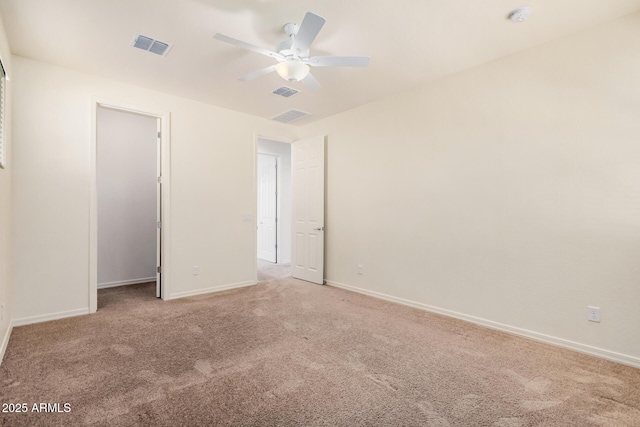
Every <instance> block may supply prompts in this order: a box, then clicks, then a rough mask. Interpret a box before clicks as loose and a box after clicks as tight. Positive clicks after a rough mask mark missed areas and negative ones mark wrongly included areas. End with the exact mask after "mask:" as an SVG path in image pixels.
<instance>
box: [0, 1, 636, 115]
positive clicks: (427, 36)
mask: <svg viewBox="0 0 640 427" xmlns="http://www.w3.org/2000/svg"><path fill="white" fill-rule="evenodd" d="M524 5H527V6H532V7H533V13H532V16H531V19H530V20H529V21H528V22H526V23H524V24H514V23H511V22H510V21H509V20H508V19H507V15H508V14H509V12H510V11H511V10H513V9H515V8H516V7H519V6H524ZM638 10H640V0H560V1H559V0H529V1H526V2H525V1H522V0H484V1H479V0H451V1H445V0H395V1H393V0H315V1H310V0H306V1H305V0H0V11H1V12H2V15H3V18H4V23H5V26H6V28H7V32H8V36H9V42H10V45H11V49H12V51H13V53H14V54H16V55H21V56H25V57H28V58H32V59H36V60H40V61H44V62H49V63H52V64H57V65H61V66H64V67H68V68H71V69H75V70H80V71H84V72H88V73H92V74H96V75H99V76H104V77H107V78H110V79H114V80H118V81H122V82H126V83H130V84H134V85H137V86H142V87H146V88H150V89H155V90H158V91H162V92H166V93H171V94H175V95H180V96H184V97H187V98H192V99H196V100H200V101H203V102H207V103H210V104H215V105H219V106H222V107H225V108H229V109H233V110H237V111H242V112H245V113H249V114H253V115H257V116H261V117H266V118H270V117H272V116H274V115H276V114H279V113H281V112H283V111H286V110H289V109H291V108H296V109H300V110H304V111H307V112H310V113H312V115H311V116H309V117H308V118H305V119H302V120H300V121H299V122H296V123H295V124H306V123H309V122H311V121H314V120H317V119H320V118H322V117H326V116H329V115H332V114H336V113H338V112H341V111H344V110H348V109H350V108H353V107H356V106H358V105H362V104H365V103H367V102H370V101H373V100H375V99H378V98H382V97H384V96H387V95H390V94H392V93H395V92H399V91H404V90H407V89H409V88H411V87H412V86H415V85H418V84H420V83H423V82H425V81H428V80H433V79H437V78H440V77H442V76H445V75H447V74H451V73H455V72H457V71H461V70H464V69H466V68H470V67H473V66H476V65H479V64H481V63H484V62H487V61H490V60H493V59H496V58H499V57H502V56H505V55H509V54H511V53H514V52H517V51H521V50H524V49H527V48H530V47H533V46H536V45H539V44H542V43H545V42H548V41H551V40H554V39H557V38H559V37H562V36H564V35H568V34H571V33H574V32H577V31H579V30H581V29H584V28H587V27H590V26H593V25H595V24H597V23H599V22H604V21H608V20H611V19H614V18H617V17H621V16H624V15H627V14H630V13H633V12H635V11H638ZM307 11H312V12H314V13H316V14H318V15H321V16H323V17H325V18H326V20H327V23H326V24H325V26H324V28H323V29H322V31H321V32H320V35H319V36H318V38H317V39H316V40H315V42H314V44H313V45H312V47H311V52H310V53H311V55H368V56H370V57H371V63H370V65H369V67H367V68H313V69H312V72H313V74H314V76H315V77H316V78H317V80H318V81H319V82H320V83H321V84H322V88H321V89H319V90H317V91H309V90H306V89H305V87H304V86H303V85H302V84H299V83H293V84H291V83H287V82H285V81H284V80H282V79H281V78H280V77H279V76H278V75H277V74H276V73H272V74H270V75H267V76H264V77H260V78H259V79H257V80H254V81H251V82H241V81H238V78H239V77H242V76H244V75H246V74H247V73H249V72H251V71H255V70H258V69H260V68H264V67H266V66H269V65H272V64H273V63H274V60H273V59H271V58H268V57H266V56H262V55H259V54H257V53H253V52H249V51H245V50H242V49H239V48H235V47H233V46H230V45H227V44H225V43H222V42H220V41H217V40H214V39H213V38H212V36H213V34H215V33H216V32H220V33H223V34H226V35H229V36H231V37H234V38H237V39H240V40H243V41H246V42H249V43H253V44H256V45H259V46H263V47H266V48H268V49H274V48H275V45H276V44H277V43H278V42H280V41H282V40H284V39H285V38H286V36H285V35H284V33H283V32H282V26H283V25H284V24H285V23H287V22H296V23H298V24H299V23H300V22H301V21H302V18H303V16H304V14H305V12H307ZM136 32H139V33H141V34H144V35H147V36H150V37H155V38H157V39H159V40H162V41H165V42H168V43H172V44H173V45H174V46H173V49H172V50H171V51H170V52H169V54H168V55H167V56H166V57H160V56H156V55H153V54H150V53H148V52H144V51H142V50H139V49H134V48H133V47H131V46H130V44H131V41H132V38H133V35H134V33H136ZM283 84H285V85H288V86H293V87H294V88H296V89H298V90H300V93H298V94H297V95H294V96H292V97H291V98H282V97H279V96H276V95H272V94H271V92H272V91H273V90H274V89H275V88H277V87H279V86H281V85H283Z"/></svg>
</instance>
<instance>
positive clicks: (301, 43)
mask: <svg viewBox="0 0 640 427" xmlns="http://www.w3.org/2000/svg"><path fill="white" fill-rule="evenodd" d="M325 22H326V19H324V18H323V17H322V16H318V15H316V14H314V13H311V12H307V14H306V15H304V19H303V20H302V24H300V28H299V29H298V33H297V34H296V37H295V38H294V39H293V44H292V45H291V50H293V51H294V52H298V53H305V52H307V51H308V50H309V46H311V43H313V41H314V40H315V39H316V36H317V35H318V33H319V32H320V30H321V29H322V26H323V25H324V23H325Z"/></svg>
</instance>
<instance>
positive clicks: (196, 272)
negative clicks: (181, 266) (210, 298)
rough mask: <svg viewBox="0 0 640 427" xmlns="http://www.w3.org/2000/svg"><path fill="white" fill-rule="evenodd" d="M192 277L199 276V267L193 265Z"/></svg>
mask: <svg viewBox="0 0 640 427" xmlns="http://www.w3.org/2000/svg"><path fill="white" fill-rule="evenodd" d="M193 275H194V276H199V275H200V266H198V265H194V266H193Z"/></svg>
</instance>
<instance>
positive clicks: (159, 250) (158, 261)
mask: <svg viewBox="0 0 640 427" xmlns="http://www.w3.org/2000/svg"><path fill="white" fill-rule="evenodd" d="M157 123H158V124H157V126H156V130H157V131H158V145H157V150H156V152H157V154H156V170H157V171H158V184H157V185H156V219H157V221H158V228H157V229H156V265H157V268H156V297H157V298H162V283H161V282H160V281H161V280H162V150H161V149H160V148H161V147H162V139H161V126H162V124H161V122H160V119H157Z"/></svg>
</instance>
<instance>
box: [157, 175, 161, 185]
mask: <svg viewBox="0 0 640 427" xmlns="http://www.w3.org/2000/svg"><path fill="white" fill-rule="evenodd" d="M158 184H162V177H161V176H159V177H158Z"/></svg>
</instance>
